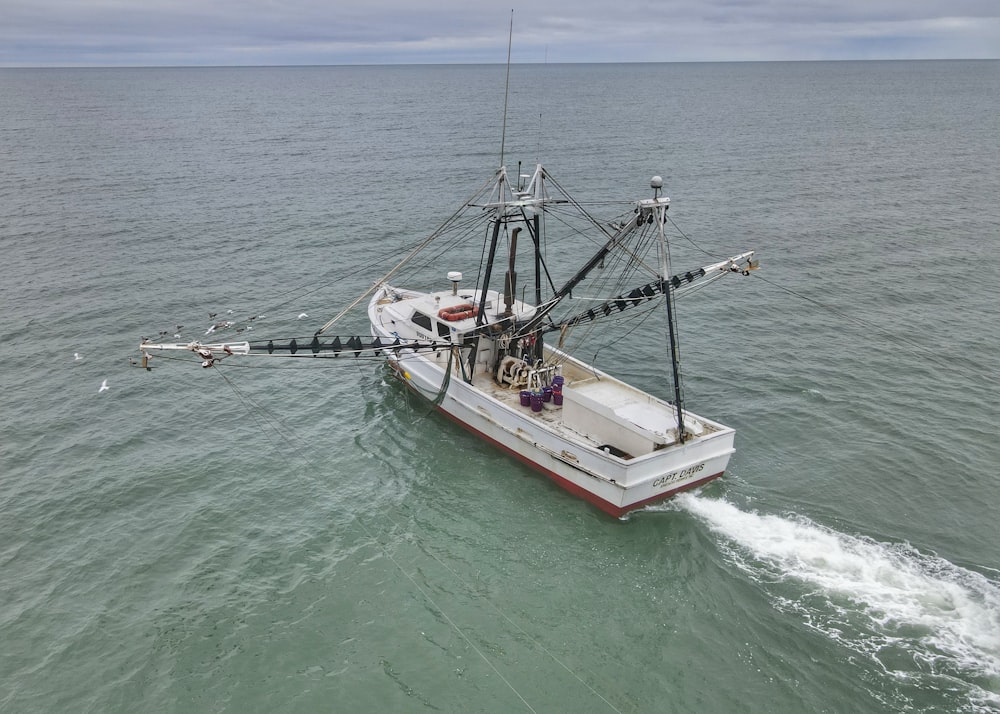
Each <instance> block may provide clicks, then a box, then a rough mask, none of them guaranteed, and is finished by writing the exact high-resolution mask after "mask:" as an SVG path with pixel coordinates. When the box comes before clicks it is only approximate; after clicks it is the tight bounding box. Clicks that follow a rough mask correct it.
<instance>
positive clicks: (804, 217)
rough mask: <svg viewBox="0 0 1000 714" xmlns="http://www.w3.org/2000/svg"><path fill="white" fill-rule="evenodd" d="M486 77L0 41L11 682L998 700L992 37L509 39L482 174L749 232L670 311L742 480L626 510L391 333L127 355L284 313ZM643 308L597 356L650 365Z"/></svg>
mask: <svg viewBox="0 0 1000 714" xmlns="http://www.w3.org/2000/svg"><path fill="white" fill-rule="evenodd" d="M504 73H505V70H504V68H503V67H501V66H454V67H452V66H423V67H309V68H240V69H224V68H214V69H189V68H184V69H100V70H99V69H88V70H84V69H79V70H56V69H52V70H29V69H17V70H0V96H2V97H3V106H2V108H0V146H2V147H3V152H2V153H3V156H2V157H0V208H2V210H0V254H2V256H3V259H2V263H0V265H2V268H0V270H2V272H0V276H2V277H0V307H2V313H3V318H4V319H3V328H2V335H3V338H2V339H0V363H2V364H3V369H0V395H2V396H0V405H2V409H0V573H2V578H0V643H2V646H0V711H3V712H8V711H9V712H63V711H65V712H135V711H175V712H193V711H196V712H202V711H204V712H315V711H333V712H384V711H395V712H411V711H412V712H419V711H441V712H514V711H529V712H530V711H534V712H605V711H607V712H616V711H617V712H890V711H906V712H993V711H1000V570H998V568H1000V545H998V539H997V525H996V510H997V507H998V505H1000V481H998V475H1000V474H998V464H1000V439H998V438H997V437H998V421H1000V419H998V416H1000V409H998V406H997V404H998V398H1000V387H998V377H1000V374H998V372H1000V370H998V367H997V365H998V359H997V348H998V346H1000V327H998V319H997V318H998V316H1000V309H998V308H997V305H1000V279H998V277H997V275H996V270H995V267H994V264H995V262H996V260H995V255H994V254H995V251H996V246H997V244H998V241H1000V206H998V203H997V196H1000V168H998V167H1000V142H998V141H997V137H998V136H1000V118H998V117H1000V100H998V97H1000V63H997V62H842V63H760V64H691V65H684V64H681V65H670V64H667V65H544V66H543V65H515V66H514V67H512V70H511V80H512V85H511V98H510V99H511V101H510V105H511V107H512V109H511V111H510V114H509V116H508V122H507V138H506V143H505V160H506V162H507V163H508V165H509V166H510V165H513V164H514V163H516V162H518V161H521V162H523V164H524V165H525V166H532V165H533V164H534V162H535V161H537V160H541V161H542V162H543V163H544V164H545V165H546V166H547V168H548V169H549V170H550V171H551V172H552V173H553V175H554V176H555V177H556V178H557V179H558V180H559V182H560V183H561V184H562V185H563V186H565V187H566V188H568V189H569V190H571V191H572V192H574V194H575V195H577V196H578V197H580V198H582V199H584V200H587V201H590V202H595V203H599V202H601V201H607V200H619V199H624V200H627V199H631V198H639V197H645V196H646V195H647V193H648V190H649V189H648V181H649V177H650V176H652V175H653V174H660V175H662V176H663V177H664V182H665V187H666V191H667V193H668V194H669V195H670V196H671V199H672V208H671V217H672V219H673V220H674V221H675V222H676V223H677V225H678V226H679V227H680V228H681V229H682V230H683V232H684V236H685V238H682V239H680V240H679V241H678V242H677V244H676V246H675V251H676V252H675V253H674V255H673V260H674V263H675V265H677V266H678V267H681V268H687V267H696V266H698V265H701V264H703V262H704V257H705V253H709V254H711V255H714V256H718V257H725V256H728V255H730V254H733V253H736V252H739V251H741V250H744V249H747V248H753V249H756V250H757V251H758V257H759V258H760V260H761V265H762V270H760V271H758V272H757V273H755V274H754V275H753V276H752V278H751V279H743V280H734V281H722V282H720V283H717V284H715V285H713V286H712V287H711V288H709V289H706V290H703V291H700V292H698V293H696V294H695V295H693V296H690V297H688V298H685V299H684V300H683V301H681V302H680V303H679V310H680V317H679V320H680V324H681V339H682V344H681V350H682V359H683V372H684V377H685V395H686V399H687V402H688V406H689V407H690V408H691V409H692V410H694V411H695V412H697V413H699V414H702V415H704V416H707V417H710V418H713V419H717V420H719V421H721V422H723V423H725V424H728V425H730V426H733V427H734V428H735V429H736V430H737V442H736V447H737V453H736V454H735V456H734V457H733V460H732V461H731V463H730V468H729V471H728V472H727V475H726V477H725V478H723V479H722V480H720V481H717V482H715V483H713V484H711V485H710V486H708V487H707V488H705V489H703V490H702V491H700V492H696V493H693V494H689V495H685V496H683V497H680V498H678V499H675V500H674V501H672V502H670V503H667V504H663V505H660V506H656V507H652V508H649V509H646V510H643V511H640V512H638V513H635V514H632V515H631V516H630V517H629V518H628V519H626V520H621V521H619V520H615V519H611V518H609V517H608V516H606V515H604V514H602V513H601V512H599V511H597V510H596V509H595V508H593V507H591V506H589V505H587V504H586V503H584V502H582V501H579V500H577V499H575V498H573V497H572V496H570V495H569V494H567V493H565V492H563V491H561V490H560V489H558V488H557V487H555V486H554V485H552V484H551V483H549V482H548V481H547V480H546V479H545V478H544V477H542V476H539V475H536V474H534V473H533V472H531V471H529V470H527V469H526V468H525V467H523V466H521V465H520V464H518V463H516V462H514V461H513V460H511V459H509V458H507V457H505V456H504V455H503V454H501V453H499V452H497V451H495V450H494V449H492V448H490V447H489V446H487V445H486V444H483V443H481V442H479V441H477V440H476V439H475V438H474V437H473V436H471V435H469V434H467V433H466V432H464V431H462V430H461V429H460V428H458V427H457V426H455V425H454V424H452V423H450V422H448V421H447V420H445V419H443V418H442V417H440V416H439V415H437V414H435V413H434V412H433V410H432V409H431V407H430V405H429V404H428V403H426V402H422V401H420V400H419V399H417V398H415V397H413V396H412V395H410V394H408V393H407V392H406V390H405V388H404V387H402V386H401V385H400V384H398V383H397V382H395V381H394V380H393V379H392V378H391V377H390V374H389V373H388V372H387V370H386V369H385V368H384V367H383V366H382V365H381V364H380V363H378V362H374V361H363V360H343V361H340V360H338V361H337V362H336V363H333V364H331V363H330V362H324V363H323V364H312V363H309V362H306V363H305V364H303V363H302V362H296V363H293V364H288V363H284V362H271V361H266V360H265V361H263V362H264V363H263V364H262V363H261V361H255V362H248V363H247V366H236V364H237V363H234V362H233V361H227V362H226V363H224V365H223V366H222V367H220V368H219V369H213V370H202V369H200V368H198V367H197V366H196V365H192V364H191V363H190V362H187V363H180V362H172V361H170V360H167V359H163V358H158V359H155V360H154V362H153V365H154V369H153V370H152V371H151V372H147V371H145V370H142V369H140V368H138V367H136V366H133V365H132V364H130V358H132V359H138V357H139V354H138V350H137V345H138V342H139V339H140V336H154V337H155V336H157V335H158V333H159V332H160V331H165V332H167V333H168V334H169V335H170V338H169V339H173V337H172V335H173V334H180V335H182V339H184V340H187V339H196V338H200V337H201V336H202V335H203V333H204V332H205V331H206V329H207V328H208V326H209V325H211V324H212V323H213V322H215V321H217V320H220V319H232V320H233V321H234V322H238V323H239V325H240V326H241V327H243V328H246V327H252V328H253V329H252V332H250V331H248V332H247V333H246V334H247V335H248V336H252V337H254V338H256V337H267V336H271V335H276V336H286V335H305V334H311V332H312V331H313V330H315V329H316V328H317V327H318V326H319V325H321V324H322V323H323V322H325V321H326V320H327V319H328V318H329V317H331V316H332V315H334V314H335V313H336V312H338V311H339V310H340V309H341V308H342V307H344V306H345V305H347V304H348V303H349V302H350V301H351V300H352V299H353V298H354V297H355V296H357V295H358V294H360V293H361V292H362V291H364V290H365V289H366V288H367V287H369V285H370V284H371V282H372V281H373V280H375V279H376V278H377V277H378V276H379V275H381V274H382V273H384V272H385V270H386V269H387V268H388V267H389V266H391V265H392V264H393V263H394V262H395V260H396V258H397V257H399V256H400V255H401V254H402V251H403V250H404V249H405V248H406V247H408V246H411V245H413V244H414V243H416V242H417V241H419V240H420V239H421V238H422V237H423V236H425V235H427V234H428V233H429V232H430V231H431V230H433V229H434V228H435V227H436V225H437V224H438V223H439V222H440V221H441V220H443V219H444V218H445V217H446V216H447V215H450V213H451V212H452V211H453V210H454V208H456V207H457V205H458V203H460V202H461V201H462V200H463V199H464V198H466V197H467V196H468V195H469V194H470V193H471V192H472V190H473V189H474V188H475V187H476V186H478V185H479V184H480V183H481V182H482V181H484V180H485V179H486V178H487V177H488V176H489V175H490V174H491V173H492V171H493V170H494V169H495V167H496V165H497V163H498V161H499V160H500V157H499V146H500V133H501V118H502V109H503V81H504ZM446 258H447V256H446ZM579 259H580V255H575V254H567V255H564V256H558V255H556V256H549V260H550V261H551V262H552V263H553V264H554V265H560V266H564V265H575V264H576V263H577V262H578V261H579ZM445 262H447V260H446V261H445ZM464 267H465V266H461V265H452V264H442V265H441V268H440V270H441V274H442V277H443V275H444V273H445V272H446V271H448V270H454V269H463V268H464ZM230 311H232V312H230ZM210 313H214V314H216V315H217V317H215V318H210V317H209V314H210ZM303 313H305V314H307V315H308V317H306V318H302V319H299V315H301V314H303ZM258 315H260V316H263V317H259V318H258V319H255V320H253V321H250V320H249V319H248V318H249V317H251V316H258ZM178 326H180V327H179V328H178ZM365 329H366V328H365V323H364V319H363V315H358V316H357V318H356V319H355V320H354V322H349V324H348V325H346V326H345V330H346V331H350V330H353V331H355V332H357V333H363V332H364V331H365ZM661 337H662V336H661V335H658V334H656V333H655V332H653V331H649V332H644V331H642V330H640V331H632V332H631V334H629V330H628V329H623V330H619V331H614V330H612V331H609V332H608V333H606V334H605V333H601V334H595V335H594V336H593V337H592V339H591V342H590V343H588V350H589V352H590V353H589V354H583V355H581V356H583V357H584V358H587V359H589V358H590V357H591V356H593V355H596V362H597V364H598V365H599V366H600V367H602V368H603V369H606V370H608V371H610V372H612V373H615V374H617V375H619V376H622V377H624V378H626V379H627V380H628V381H631V382H633V383H635V384H637V385H638V386H640V387H643V388H644V389H647V390H650V391H653V392H655V393H658V394H661V395H665V396H668V393H669V378H668V373H667V367H666V365H664V364H662V363H661V359H660V358H661V357H662V347H660V346H659V343H658V340H659V339H660V338H661ZM104 380H107V385H108V389H107V390H106V391H103V392H99V391H98V390H99V387H100V385H101V384H102V382H103V381H104Z"/></svg>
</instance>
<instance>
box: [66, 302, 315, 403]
mask: <svg viewBox="0 0 1000 714" xmlns="http://www.w3.org/2000/svg"><path fill="white" fill-rule="evenodd" d="M226 313H227V314H228V315H232V314H233V311H232V310H227V311H226ZM216 317H218V313H216V312H210V313H208V319H209V320H214V319H215V318H216ZM264 317H267V316H266V315H253V316H252V317H249V318H247V322H253V321H254V320H259V319H261V318H264ZM307 317H309V315H308V314H306V313H304V312H301V313H299V314H298V315H297V316H296V318H295V319H296V320H305V319H306V318H307ZM235 324H236V323H235V322H233V321H232V320H221V321H218V322H214V323H212V324H211V325H209V327H208V329H207V330H205V334H206V335H211V334H212V333H213V332H215V331H216V330H223V329H228V328H230V327H233V326H234V325H235ZM182 329H184V325H174V330H173V337H174V339H181V330H182ZM252 329H253V326H252V325H246V326H245V327H238V328H236V330H235V332H236V334H239V333H241V332H243V331H244V330H252ZM170 334H171V332H170V330H160V332H159V337H160V338H163V337H167V336H168V335H170ZM147 340H149V338H148V337H145V336H143V337H142V341H143V342H146V341H147ZM151 358H152V356H151V355H150V356H147V360H148V359H151ZM82 360H83V356H82V355H81V354H80V353H79V352H74V353H73V361H74V362H80V361H82ZM128 362H129V365H130V366H132V367H138V366H145V365H140V362H139V361H138V360H136V359H135V358H133V357H129V358H128ZM146 369H149V367H148V366H147V367H146ZM110 389H111V387H109V386H108V380H107V379H105V380H103V381H102V382H101V386H100V387H98V389H97V393H98V394H100V393H101V392H107V391H108V390H110Z"/></svg>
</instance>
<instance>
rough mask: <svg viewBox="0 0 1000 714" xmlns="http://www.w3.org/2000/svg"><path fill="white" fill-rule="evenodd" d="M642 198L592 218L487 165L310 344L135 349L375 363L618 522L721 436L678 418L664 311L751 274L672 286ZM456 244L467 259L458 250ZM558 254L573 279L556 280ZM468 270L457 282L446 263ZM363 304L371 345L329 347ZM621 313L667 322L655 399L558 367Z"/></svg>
mask: <svg viewBox="0 0 1000 714" xmlns="http://www.w3.org/2000/svg"><path fill="white" fill-rule="evenodd" d="M650 186H651V188H652V191H653V195H652V196H651V197H648V198H643V199H639V200H634V201H632V202H629V203H626V204H623V205H624V209H623V210H622V212H621V213H619V214H618V215H616V216H614V217H612V219H611V220H598V219H596V218H594V217H593V216H592V215H591V214H590V212H589V211H587V210H586V209H585V208H584V206H583V205H582V204H580V203H578V202H577V201H576V199H574V198H573V197H571V196H570V195H569V194H568V193H567V192H565V191H564V190H563V189H562V187H561V186H560V185H559V184H558V183H556V182H555V180H554V179H552V177H551V176H550V175H549V174H548V172H547V171H546V169H545V168H543V167H542V166H541V165H537V166H535V168H534V170H533V171H532V172H531V173H530V174H521V173H520V167H519V169H518V173H517V175H516V177H514V178H513V180H512V179H511V178H509V177H508V174H507V170H506V168H505V167H501V168H500V169H499V170H498V171H497V172H496V173H495V174H494V176H493V177H492V178H491V180H490V181H488V182H487V183H486V184H484V185H483V186H482V187H481V188H480V189H479V190H478V191H477V192H476V193H474V194H473V195H472V196H471V197H470V198H469V199H468V200H467V201H465V202H464V203H463V205H462V206H461V207H460V208H459V210H458V211H457V212H456V213H455V214H453V215H452V216H450V217H449V218H448V219H447V220H446V221H445V222H444V223H443V224H442V225H441V227H440V228H439V229H438V230H437V231H435V232H434V233H432V234H431V236H430V237H429V238H427V239H425V240H423V241H421V242H420V244H419V245H418V246H417V249H416V250H414V251H413V252H410V253H408V254H407V255H405V257H403V258H402V260H401V261H400V262H399V263H398V264H397V265H396V266H394V267H393V268H392V269H391V270H389V271H388V272H387V273H385V274H384V275H383V276H382V277H380V278H379V279H378V280H376V281H375V282H374V283H373V285H372V287H371V288H370V289H369V290H368V291H367V292H366V293H364V294H363V295H361V296H359V297H358V298H357V299H356V300H355V301H354V302H352V303H351V304H350V305H348V306H347V307H346V308H345V309H344V310H342V311H341V312H340V313H339V314H338V315H337V316H336V317H334V318H333V319H332V320H330V321H329V322H328V323H326V324H325V325H323V326H322V327H321V328H320V329H319V330H317V331H316V332H315V333H314V334H313V335H311V336H310V337H306V338H296V339H284V340H256V341H252V342H249V341H243V342H237V341H234V342H214V343H212V344H203V343H201V342H193V343H186V344H174V345H170V344H153V343H151V342H144V343H143V344H142V345H141V349H142V350H143V352H144V354H147V355H148V354H149V352H150V351H151V350H155V349H174V350H189V351H191V352H194V353H195V354H197V355H198V356H199V357H200V358H201V360H202V365H203V366H205V367H213V366H216V365H217V364H219V362H220V361H221V360H224V359H228V358H230V357H240V356H255V355H263V356H293V357H306V358H324V357H341V356H346V355H350V354H354V355H360V354H362V353H369V354H370V353H373V352H374V353H378V354H382V355H384V356H385V357H386V358H387V360H388V362H389V364H390V365H391V367H392V369H393V370H394V372H395V373H396V374H397V375H398V376H399V378H400V379H402V380H403V381H404V382H405V383H406V385H407V386H408V387H410V388H411V389H412V390H413V391H414V392H416V393H418V394H420V395H422V396H423V397H425V398H426V399H428V400H429V401H430V402H431V403H432V404H433V405H434V406H435V407H436V408H437V409H438V410H439V411H440V412H441V413H442V414H444V415H446V416H447V417H449V418H450V419H451V420H453V421H454V422H456V423H458V424H460V425H461V426H463V427H464V428H466V429H468V430H469V431H471V432H472V433H474V434H476V435H477V436H479V437H481V438H482V439H484V440H486V441H488V442H490V443H492V444H494V445H496V446H497V447H499V448H501V449H502V450H504V451H506V452H507V453H509V454H511V455H512V456H514V457H516V458H517V459H519V460H521V461H523V462H524V463H526V464H528V465H530V466H531V467H533V468H535V469H537V470H538V471H540V472H542V473H544V474H546V475H548V476H549V477H550V478H552V479H553V480H554V481H555V482H556V483H557V484H559V485H560V486H562V487H563V488H565V489H566V490H568V491H570V492H571V493H574V494H576V495H578V496H580V497H582V498H584V499H586V500H587V501H589V502H591V503H593V504H594V505H596V506H597V507H599V508H600V509H602V510H603V511H605V512H607V513H609V514H612V515H614V516H619V517H620V516H622V515H624V514H626V513H627V512H629V511H631V510H634V509H636V508H639V507H641V506H643V505H645V504H648V503H652V502H655V501H659V500H662V499H665V498H668V497H669V496H671V495H672V494H674V493H677V492H679V491H682V490H685V489H689V488H693V487H695V486H698V485H700V484H703V483H705V482H707V481H709V480H711V479H713V478H717V477H719V476H721V475H722V473H723V472H724V471H725V469H726V466H727V464H728V461H729V458H730V456H731V455H732V454H733V442H734V432H733V430H732V429H731V428H729V427H727V426H724V425H722V424H719V423H717V422H715V421H712V420H710V419H706V418H704V417H701V416H698V415H695V414H693V413H690V412H688V411H687V410H686V409H685V407H684V399H683V390H682V387H681V373H680V366H679V365H680V361H679V349H678V335H677V325H676V321H677V314H676V304H675V299H676V297H677V296H678V294H681V293H683V292H684V291H686V290H689V289H694V287H695V284H696V283H697V287H700V286H701V285H702V284H704V283H705V282H710V281H711V280H713V279H716V278H720V277H722V276H724V275H731V274H743V275H748V274H749V271H750V270H752V269H754V268H756V261H755V260H754V254H753V252H752V251H749V252H745V253H741V254H739V255H735V256H733V257H730V258H726V259H723V260H719V261H715V262H713V263H711V264H709V265H705V266H703V267H700V268H697V269H695V270H692V271H688V272H685V273H680V274H671V270H670V252H669V244H668V241H667V239H666V235H665V230H664V228H665V226H666V224H667V221H668V219H667V210H668V209H669V206H670V200H669V199H668V198H667V197H666V196H664V195H662V180H661V179H660V178H659V177H654V178H653V180H652V181H651V182H650ZM571 216H572V218H571ZM553 233H555V234H561V238H559V240H562V241H563V243H561V244H559V247H558V248H553V247H552V243H551V242H550V240H551V239H550V235H551V234H553ZM441 243H444V245H445V248H444V249H443V250H440V249H439V251H438V252H437V253H436V255H437V256H438V259H428V258H427V257H426V256H427V254H428V252H431V251H428V247H429V246H431V245H432V244H441ZM470 244H472V245H478V249H476V250H469V249H468V246H469V245H470ZM553 250H558V251H559V255H560V256H561V259H560V260H559V261H558V262H559V266H556V265H554V264H553V263H554V261H552V260H551V259H550V258H549V256H550V255H551V253H550V251H553ZM418 255H420V256H423V257H422V258H421V259H420V260H419V261H418V260H417V256H418ZM581 255H582V258H581V257H579V256H581ZM567 256H570V257H573V258H574V259H575V262H576V265H575V267H573V268H571V269H567V268H566V264H567V263H568V262H569V261H568V260H566V258H567ZM477 257H478V265H474V267H475V268H476V272H475V274H474V276H473V277H472V278H471V279H469V278H468V277H467V276H470V275H471V273H469V272H468V271H466V272H460V271H457V270H455V269H454V268H455V267H458V266H455V265H452V263H453V262H455V261H456V260H460V259H462V260H465V261H467V262H472V261H474V260H475V258H477ZM418 263H419V265H420V266H421V267H423V268H424V269H425V274H424V276H423V277H419V278H418V277H415V276H410V277H404V272H403V271H404V269H406V268H412V267H414V265H416V264H418ZM525 263H527V267H526V268H523V269H522V265H523V264H525ZM428 271H429V272H428ZM523 276H527V278H524V277H523ZM411 281H412V282H411ZM582 293H586V295H583V294H582ZM364 305H367V317H368V320H367V323H368V325H369V327H368V331H369V332H370V338H369V337H365V338H361V337H360V336H354V337H347V338H342V337H332V338H331V337H329V336H328V332H329V331H330V329H331V328H332V327H333V326H334V325H337V324H338V323H340V322H341V321H342V319H343V318H344V317H345V316H346V315H348V314H351V313H352V311H355V310H354V309H355V308H358V309H360V308H361V307H362V306H364ZM355 312H356V311H355ZM633 313H642V314H644V315H647V316H650V315H656V313H659V317H660V319H659V321H658V323H659V324H661V325H662V324H664V323H665V324H666V329H663V330H662V331H655V334H656V335H657V336H662V337H663V340H662V341H661V342H660V343H659V347H658V348H656V349H654V350H653V351H652V353H651V354H650V360H651V362H654V361H655V362H659V363H661V366H662V367H663V370H664V371H665V372H666V374H667V375H669V379H667V380H664V385H665V390H664V393H665V394H667V395H669V398H664V397H660V396H654V395H652V394H649V393H647V392H645V391H643V390H641V389H639V388H637V387H635V386H632V385H629V384H627V383H626V382H624V381H623V380H621V379H619V378H617V377H615V376H613V375H612V374H609V373H608V372H606V371H604V370H602V369H599V368H598V367H597V366H595V365H593V364H588V363H586V362H585V361H582V360H580V359H578V358H576V357H574V356H572V355H571V352H572V349H571V347H572V345H573V344H574V339H573V335H574V334H576V333H577V332H579V331H587V332H591V331H593V330H594V329H599V328H598V326H599V325H601V324H606V323H607V322H608V321H613V320H615V319H616V318H620V316H622V315H623V314H625V315H631V314H633ZM647 332H648V331H647ZM647 336H648V335H647Z"/></svg>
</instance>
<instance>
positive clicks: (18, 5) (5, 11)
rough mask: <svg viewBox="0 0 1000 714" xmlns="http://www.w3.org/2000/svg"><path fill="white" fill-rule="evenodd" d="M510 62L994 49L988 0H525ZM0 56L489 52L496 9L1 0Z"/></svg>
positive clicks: (342, 2)
mask: <svg viewBox="0 0 1000 714" xmlns="http://www.w3.org/2000/svg"><path fill="white" fill-rule="evenodd" d="M515 13H516V14H515V17H514V27H515V37H514V60H515V61H519V62H544V61H549V62H585V61H593V62H607V61H649V62H667V61H712V60H795V59H852V58H859V59H870V58H876V59H911V58H996V57H998V56H1000V3H996V2H995V0H923V1H922V2H916V3H914V2H912V0H841V1H840V2H833V1H828V0H700V1H699V2H693V1H692V0H658V1H657V0H616V1H615V2H607V0H600V1H598V0H574V1H570V0H538V2H535V3H533V4H532V5H531V6H530V7H527V8H524V9H518V8H516V7H515ZM0 18H2V22H0V65H3V66H18V65H199V64H209V65H246V64H357V63H375V64H383V63H410V62H428V63H437V62H502V61H503V60H504V59H505V58H506V39H507V37H506V36H507V21H508V19H509V15H508V13H507V12H506V11H504V10H498V9H497V7H496V6H487V5H481V4H477V5H471V4H470V3H468V2H467V0H466V1H465V2H458V0H438V1H436V2H434V3H427V4H422V5H416V4H413V3H412V2H404V1H403V0H363V1H362V0H338V1H337V2H336V3H331V2H328V1H327V0H324V1H322V2H321V1H319V0H291V1H288V2H282V3H277V2H274V1H273V0H242V1H240V2H237V1H236V0H218V1H216V2H210V3H206V2H205V1H204V0H89V1H88V2H86V3H81V2H79V1H78V0H0Z"/></svg>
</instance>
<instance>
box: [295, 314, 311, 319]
mask: <svg viewBox="0 0 1000 714" xmlns="http://www.w3.org/2000/svg"><path fill="white" fill-rule="evenodd" d="M307 317H309V316H308V315H307V314H305V313H304V312H302V313H299V316H298V318H297V319H299V320H305V319H306V318H307Z"/></svg>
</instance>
